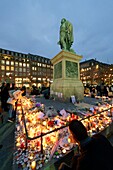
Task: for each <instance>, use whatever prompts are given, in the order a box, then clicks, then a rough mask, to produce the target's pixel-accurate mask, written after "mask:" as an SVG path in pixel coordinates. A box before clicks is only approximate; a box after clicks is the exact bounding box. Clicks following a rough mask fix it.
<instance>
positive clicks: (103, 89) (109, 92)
mask: <svg viewBox="0 0 113 170" xmlns="http://www.w3.org/2000/svg"><path fill="white" fill-rule="evenodd" d="M84 93H85V94H90V95H91V97H95V96H101V97H102V96H109V97H113V85H105V84H104V83H101V84H100V85H89V84H87V85H86V86H85V87H84Z"/></svg>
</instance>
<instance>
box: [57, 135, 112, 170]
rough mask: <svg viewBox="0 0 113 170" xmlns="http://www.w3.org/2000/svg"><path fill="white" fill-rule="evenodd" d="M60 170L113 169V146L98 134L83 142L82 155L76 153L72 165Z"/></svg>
mask: <svg viewBox="0 0 113 170" xmlns="http://www.w3.org/2000/svg"><path fill="white" fill-rule="evenodd" d="M64 166H65V167H63V166H62V167H63V168H61V169H59V170H63V169H64V170H65V169H66V170H113V147H112V145H111V144H110V142H109V141H108V140H107V138H105V137H104V136H103V135H100V134H96V135H94V136H93V137H92V138H90V140H86V141H85V142H82V143H81V154H80V156H78V155H75V156H74V157H73V160H72V166H71V167H70V168H69V167H66V165H64Z"/></svg>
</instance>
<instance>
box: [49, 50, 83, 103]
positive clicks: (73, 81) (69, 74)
mask: <svg viewBox="0 0 113 170" xmlns="http://www.w3.org/2000/svg"><path fill="white" fill-rule="evenodd" d="M81 59H82V56H79V55H76V54H74V53H71V52H68V51H63V50H62V51H61V52H60V53H58V54H57V55H56V56H55V57H54V58H52V59H51V62H52V64H53V84H52V86H51V95H52V96H53V97H55V98H57V99H61V100H64V101H69V99H70V97H71V96H75V98H76V99H77V100H79V101H81V100H83V97H84V88H83V84H82V82H81V80H80V68H79V62H80V60H81Z"/></svg>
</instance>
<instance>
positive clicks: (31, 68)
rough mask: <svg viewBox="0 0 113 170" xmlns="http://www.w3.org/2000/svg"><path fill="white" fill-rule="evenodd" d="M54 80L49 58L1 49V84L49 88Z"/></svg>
mask: <svg viewBox="0 0 113 170" xmlns="http://www.w3.org/2000/svg"><path fill="white" fill-rule="evenodd" d="M52 79H53V65H52V64H51V61H50V59H49V58H45V57H42V56H39V55H33V54H23V53H19V52H15V51H10V50H6V49H2V48H0V83H2V82H9V83H15V84H16V86H17V87H22V86H24V85H25V86H26V87H30V86H32V85H36V86H37V87H39V86H41V85H45V86H49V85H50V84H51V82H52Z"/></svg>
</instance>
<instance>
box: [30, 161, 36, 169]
mask: <svg viewBox="0 0 113 170" xmlns="http://www.w3.org/2000/svg"><path fill="white" fill-rule="evenodd" d="M31 169H32V170H35V169H36V161H33V162H32V163H31Z"/></svg>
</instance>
